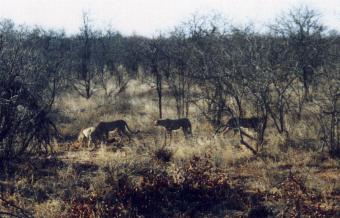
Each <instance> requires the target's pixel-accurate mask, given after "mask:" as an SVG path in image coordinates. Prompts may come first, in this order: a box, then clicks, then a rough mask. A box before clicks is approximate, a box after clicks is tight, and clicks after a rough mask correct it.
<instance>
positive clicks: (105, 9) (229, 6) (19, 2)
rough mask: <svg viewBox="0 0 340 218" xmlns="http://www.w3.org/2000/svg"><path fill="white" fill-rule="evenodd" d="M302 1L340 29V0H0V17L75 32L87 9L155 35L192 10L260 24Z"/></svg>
mask: <svg viewBox="0 0 340 218" xmlns="http://www.w3.org/2000/svg"><path fill="white" fill-rule="evenodd" d="M301 5H306V6H308V7H310V8H312V9H316V10H317V11H318V12H319V13H321V15H322V19H321V22H322V23H323V24H324V25H326V26H328V27H329V28H330V29H335V30H337V31H340V0H0V19H3V18H9V19H11V20H13V21H14V22H15V23H16V24H26V25H30V26H32V25H38V26H41V27H44V28H47V29H50V28H53V29H58V30H65V31H66V33H69V34H72V33H76V32H78V31H79V27H80V26H81V19H82V13H83V11H87V12H89V16H90V18H91V20H92V21H93V25H94V26H95V27H98V28H101V29H107V27H111V28H112V29H113V30H117V31H120V32H121V33H123V34H126V35H130V34H132V33H136V34H139V35H145V36H153V35H155V34H157V33H159V32H160V31H161V32H166V31H168V30H171V29H172V28H173V27H175V26H176V25H178V24H180V23H181V22H182V21H185V20H186V19H188V18H189V17H190V16H191V15H192V14H194V13H199V14H207V13H221V14H222V15H223V16H225V17H226V18H228V20H230V21H232V23H234V24H247V23H249V22H251V23H253V24H255V25H256V27H261V26H264V25H266V24H268V23H270V22H271V21H272V20H273V19H274V18H275V17H276V16H277V15H280V14H281V13H282V12H284V11H287V10H289V9H292V8H293V7H297V6H301Z"/></svg>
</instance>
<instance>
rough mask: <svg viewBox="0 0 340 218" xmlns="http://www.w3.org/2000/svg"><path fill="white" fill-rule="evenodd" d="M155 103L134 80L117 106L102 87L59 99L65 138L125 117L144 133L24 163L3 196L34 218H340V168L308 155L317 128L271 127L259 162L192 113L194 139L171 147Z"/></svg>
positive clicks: (4, 183)
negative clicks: (255, 217)
mask: <svg viewBox="0 0 340 218" xmlns="http://www.w3.org/2000/svg"><path fill="white" fill-rule="evenodd" d="M111 88H112V89H114V85H112V84H111ZM153 95H154V94H153V88H152V87H151V86H149V85H147V84H142V83H141V82H139V81H137V80H132V81H130V82H129V83H128V86H127V89H126V90H125V91H124V92H123V93H121V94H120V95H118V96H116V97H114V98H112V97H106V96H104V93H103V92H102V91H100V90H99V89H98V91H96V92H95V94H94V96H93V97H92V98H90V99H84V98H81V97H79V96H78V95H77V94H76V93H68V94H65V95H63V96H60V97H59V98H58V100H57V104H56V106H57V108H58V110H60V111H61V114H62V116H63V118H60V120H59V121H60V122H59V123H58V124H59V127H60V128H61V130H62V133H63V134H66V135H67V134H69V135H74V134H77V133H78V131H79V130H80V129H81V128H83V127H87V126H92V125H95V124H96V123H97V122H99V121H101V120H115V119H125V120H126V121H127V122H128V124H129V126H130V127H131V128H132V129H138V130H140V131H141V133H139V134H138V135H136V136H134V137H133V139H132V141H131V142H129V141H128V140H123V144H124V146H123V147H119V146H117V145H115V144H111V145H110V144H108V145H101V146H100V147H99V148H98V149H96V150H94V151H91V150H89V149H87V148H82V147H79V146H76V145H75V144H74V143H72V142H70V146H65V145H62V144H58V145H57V148H56V150H57V151H58V154H57V156H55V157H51V158H50V159H48V160H36V161H35V162H33V164H27V165H24V166H21V165H20V167H21V168H19V169H16V171H15V173H14V174H13V175H10V176H3V177H1V183H0V190H1V196H0V197H5V198H6V199H9V200H10V201H11V202H13V203H15V204H16V205H17V206H20V207H23V208H26V209H27V213H30V214H32V215H34V216H35V217H72V216H73V217H101V216H104V217H105V216H108V217H114V216H116V215H121V216H123V217H126V216H132V217H133V216H137V215H138V216H143V215H144V216H145V217H148V216H151V217H152V216H155V214H154V213H152V211H150V210H148V209H147V208H144V206H145V207H150V209H153V210H155V211H157V214H158V215H160V214H162V215H163V216H165V217H190V216H202V217H203V216H204V217H216V216H219V217H223V216H226V217H230V216H231V217H232V216H248V215H250V214H256V213H259V211H261V208H262V209H263V208H266V210H267V213H272V214H274V215H277V216H280V215H284V216H290V215H289V213H288V211H289V212H291V215H293V214H294V211H297V210H300V213H302V214H304V215H305V216H307V217H308V216H319V217H327V216H338V215H339V214H340V208H339V206H338V204H337V203H338V202H339V201H340V186H339V184H340V177H339V175H340V168H339V166H340V163H339V160H335V159H330V158H329V157H328V156H327V155H325V154H323V153H320V152H318V151H315V149H308V146H316V147H317V146H318V145H317V143H316V141H315V140H316V137H315V129H314V128H313V127H312V126H311V125H310V124H309V123H306V122H291V121H289V124H290V125H289V128H290V131H291V132H292V134H291V135H290V141H288V140H287V138H286V137H285V136H281V135H279V134H278V133H277V132H276V130H275V129H274V128H273V126H272V124H269V127H268V131H267V135H266V142H265V146H264V149H263V151H262V152H261V153H260V154H258V155H257V156H254V155H252V154H251V152H250V151H249V150H248V149H246V148H245V147H243V146H242V145H239V139H238V137H237V135H233V133H231V132H230V133H228V134H227V135H225V136H223V135H216V136H214V134H213V132H214V131H213V128H212V126H211V125H210V124H209V123H208V122H206V121H202V119H201V118H200V117H199V116H198V115H197V114H198V110H197V108H195V107H192V108H191V109H190V111H191V112H192V114H193V115H192V117H190V119H191V121H192V123H193V133H194V136H193V138H192V139H190V140H188V141H187V140H185V139H184V136H183V132H181V131H177V132H175V133H174V138H173V141H172V143H171V144H170V145H167V146H166V147H164V146H163V144H164V130H163V129H161V128H158V127H155V126H154V121H155V120H156V119H157V114H158V112H157V101H155V96H153ZM172 103H173V102H172V100H171V99H170V98H168V97H166V98H165V102H164V105H165V106H164V116H165V117H175V111H174V110H172V108H174V107H172V106H171V104H172ZM307 139H309V141H308V140H307ZM195 179H196V180H195ZM225 191H228V193H226V192H225ZM141 193H144V195H146V196H143V195H141ZM142 196H143V197H142ZM162 196H163V197H162ZM179 196H181V197H179ZM230 197H232V198H234V200H237V201H238V204H239V205H238V207H236V205H234V204H235V202H234V201H232V199H231V198H230ZM134 198H135V199H139V203H136V202H135V201H134ZM114 199H116V200H114ZM295 200H297V201H295ZM149 201H150V202H149ZM153 201H155V202H156V203H159V202H161V203H163V205H162V204H161V206H160V207H159V206H157V205H156V204H155V203H154V202H153ZM157 201H159V202H157ZM173 201H174V202H175V201H178V202H179V203H180V204H182V205H184V206H185V208H184V207H182V208H181V207H179V205H177V204H175V203H173ZM292 201H294V202H295V203H294V204H292V203H291V202H292ZM146 202H149V203H148V204H146ZM171 202H172V203H171ZM204 202H205V203H207V202H210V203H214V205H212V204H210V203H209V204H207V205H205V206H204V204H203V203H204ZM297 205H299V207H301V208H300V209H297ZM13 208H14V207H8V206H6V204H5V203H4V202H3V201H1V200H0V211H14V213H15V214H18V216H20V214H21V212H20V211H18V210H16V209H13ZM298 212H299V211H297V212H296V214H297V213H298ZM262 214H264V212H263V211H262ZM287 214H288V215H287ZM21 215H22V214H21Z"/></svg>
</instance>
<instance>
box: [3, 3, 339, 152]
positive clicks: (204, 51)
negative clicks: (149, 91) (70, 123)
mask: <svg viewBox="0 0 340 218" xmlns="http://www.w3.org/2000/svg"><path fill="white" fill-rule="evenodd" d="M339 50H340V35H339V33H337V32H335V31H333V32H327V31H326V28H325V26H323V25H322V24H321V23H320V22H319V20H318V15H317V14H316V13H315V12H314V11H313V10H310V9H306V8H303V9H297V10H293V11H291V12H290V13H288V14H285V16H283V17H280V19H278V21H277V22H276V23H274V24H273V25H272V26H270V28H269V30H268V31H267V32H266V33H258V32H256V31H254V30H253V29H252V28H251V27H247V28H243V29H240V28H235V27H233V26H231V25H226V24H224V22H221V20H218V19H215V17H214V18H207V17H202V18H198V17H194V18H193V19H191V20H189V21H188V22H187V23H185V24H183V25H181V26H179V27H177V28H176V29H175V30H174V31H173V32H171V33H169V34H166V35H165V36H159V37H155V38H152V39H150V38H145V37H141V36H129V37H127V36H122V35H121V34H120V33H118V32H114V31H106V32H103V31H96V30H95V29H94V28H93V27H92V26H91V23H90V22H89V21H88V19H87V17H86V15H85V16H84V19H83V25H82V27H81V29H80V32H79V33H78V34H76V35H74V36H66V35H64V34H63V33H59V32H52V31H50V32H49V31H45V30H42V29H27V28H23V27H17V26H15V25H14V24H13V23H11V22H10V21H2V22H1V23H0V83H1V86H0V107H1V108H0V155H5V154H9V153H10V154H17V153H19V154H21V153H24V152H25V151H27V150H28V148H29V147H30V146H29V145H31V144H32V142H34V141H35V139H37V140H38V141H41V139H43V138H42V137H41V136H46V135H48V134H47V133H45V132H44V131H46V130H47V129H51V127H50V126H51V125H52V121H51V120H50V119H49V115H48V114H49V111H50V110H51V106H52V105H53V99H54V96H55V95H56V94H58V93H60V92H61V91H62V90H64V89H69V88H73V89H75V90H76V91H77V92H78V93H79V94H80V95H82V96H83V97H85V98H91V96H92V94H93V92H94V89H93V86H94V85H100V86H101V87H102V88H103V89H105V91H106V94H107V95H108V96H110V95H111V94H112V93H111V92H110V90H108V89H107V87H106V84H107V83H106V81H107V80H108V79H109V78H110V79H112V78H114V81H115V82H116V83H117V85H118V86H119V87H123V86H124V85H126V81H127V79H128V78H133V77H137V76H138V74H143V78H148V79H151V80H153V81H154V83H155V84H156V91H157V96H158V106H159V116H160V117H162V98H163V89H164V85H166V86H167V87H169V90H170V93H171V95H172V96H173V98H174V100H175V102H176V111H177V115H178V117H185V116H190V110H189V108H190V105H192V104H195V105H196V106H198V107H199V108H200V109H201V111H202V114H203V115H204V117H205V118H206V119H207V120H208V121H209V122H211V123H212V124H213V125H214V126H215V127H218V126H220V125H222V123H223V119H224V117H225V116H228V117H230V116H232V117H247V116H258V117H263V118H264V119H265V123H264V125H262V128H261V129H260V130H259V134H258V139H257V140H258V145H260V144H262V142H263V136H264V133H265V130H266V122H267V120H268V119H270V120H272V122H273V123H274V126H275V128H276V129H277V131H278V133H280V134H286V135H288V136H289V130H288V129H287V124H286V123H287V117H293V118H294V119H295V118H296V119H304V117H303V116H302V114H303V111H304V108H305V107H306V105H309V106H310V105H313V106H314V107H315V108H317V110H315V114H314V115H315V116H314V115H313V116H314V117H316V119H317V120H316V121H315V122H314V125H315V126H316V128H317V129H319V132H320V136H319V138H320V140H321V141H322V142H323V143H324V144H326V145H328V146H329V147H330V148H331V149H330V150H331V151H332V152H335V151H337V150H339V146H340V145H339V138H340V130H339V111H340V103H339V98H340V58H339V57H340V56H339ZM121 68H123V69H125V70H124V71H122V70H121ZM149 81H150V80H149ZM249 108H252V110H249ZM52 126H53V125H52ZM239 133H240V135H241V139H242V136H243V134H242V131H239ZM44 141H48V139H46V140H45V139H44ZM242 142H243V143H245V142H244V141H243V140H242ZM245 144H246V146H248V148H249V149H251V150H252V151H253V152H254V153H256V152H257V151H258V149H259V148H253V147H252V146H250V145H248V144H247V143H245Z"/></svg>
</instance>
